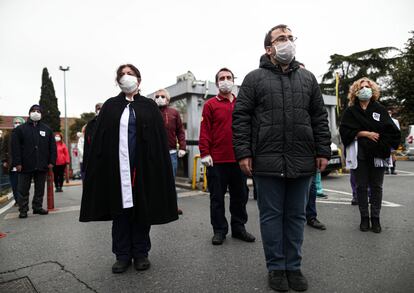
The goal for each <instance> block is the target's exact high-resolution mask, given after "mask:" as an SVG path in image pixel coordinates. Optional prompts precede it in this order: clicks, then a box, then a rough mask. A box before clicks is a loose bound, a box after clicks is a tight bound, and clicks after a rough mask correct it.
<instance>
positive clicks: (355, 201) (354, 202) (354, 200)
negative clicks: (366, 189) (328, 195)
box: [351, 198, 358, 206]
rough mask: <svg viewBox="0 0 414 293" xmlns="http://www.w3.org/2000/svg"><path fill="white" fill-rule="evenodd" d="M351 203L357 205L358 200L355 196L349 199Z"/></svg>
mask: <svg viewBox="0 0 414 293" xmlns="http://www.w3.org/2000/svg"><path fill="white" fill-rule="evenodd" d="M351 205H353V206H357V205H358V200H357V199H356V198H353V199H352V200H351Z"/></svg>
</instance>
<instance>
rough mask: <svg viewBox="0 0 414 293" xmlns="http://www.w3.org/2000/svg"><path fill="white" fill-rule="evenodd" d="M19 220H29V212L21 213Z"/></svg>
mask: <svg viewBox="0 0 414 293" xmlns="http://www.w3.org/2000/svg"><path fill="white" fill-rule="evenodd" d="M19 218H20V219H26V218H27V212H20V214H19Z"/></svg>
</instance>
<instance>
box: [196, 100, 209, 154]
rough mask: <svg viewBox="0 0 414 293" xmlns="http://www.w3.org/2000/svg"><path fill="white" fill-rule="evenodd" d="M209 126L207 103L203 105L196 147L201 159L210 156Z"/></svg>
mask: <svg viewBox="0 0 414 293" xmlns="http://www.w3.org/2000/svg"><path fill="white" fill-rule="evenodd" d="M211 126H212V111H211V107H210V104H209V103H205V104H204V107H203V113H202V116H201V125H200V138H199V141H198V147H199V149H200V156H201V157H202V158H203V157H205V156H208V155H210V146H211Z"/></svg>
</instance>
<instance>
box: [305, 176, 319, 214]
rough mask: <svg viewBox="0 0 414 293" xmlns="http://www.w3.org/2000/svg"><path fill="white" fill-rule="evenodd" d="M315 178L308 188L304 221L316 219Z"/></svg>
mask: <svg viewBox="0 0 414 293" xmlns="http://www.w3.org/2000/svg"><path fill="white" fill-rule="evenodd" d="M316 193H317V191H316V177H315V176H313V177H312V182H311V185H310V188H309V197H308V203H307V204H306V220H307V221H309V220H311V219H316V217H317V215H318V214H317V212H316Z"/></svg>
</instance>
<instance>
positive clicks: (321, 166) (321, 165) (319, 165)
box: [316, 158, 328, 172]
mask: <svg viewBox="0 0 414 293" xmlns="http://www.w3.org/2000/svg"><path fill="white" fill-rule="evenodd" d="M327 165H328V159H326V158H316V169H318V170H319V171H320V172H323V171H325V168H326V166H327Z"/></svg>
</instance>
